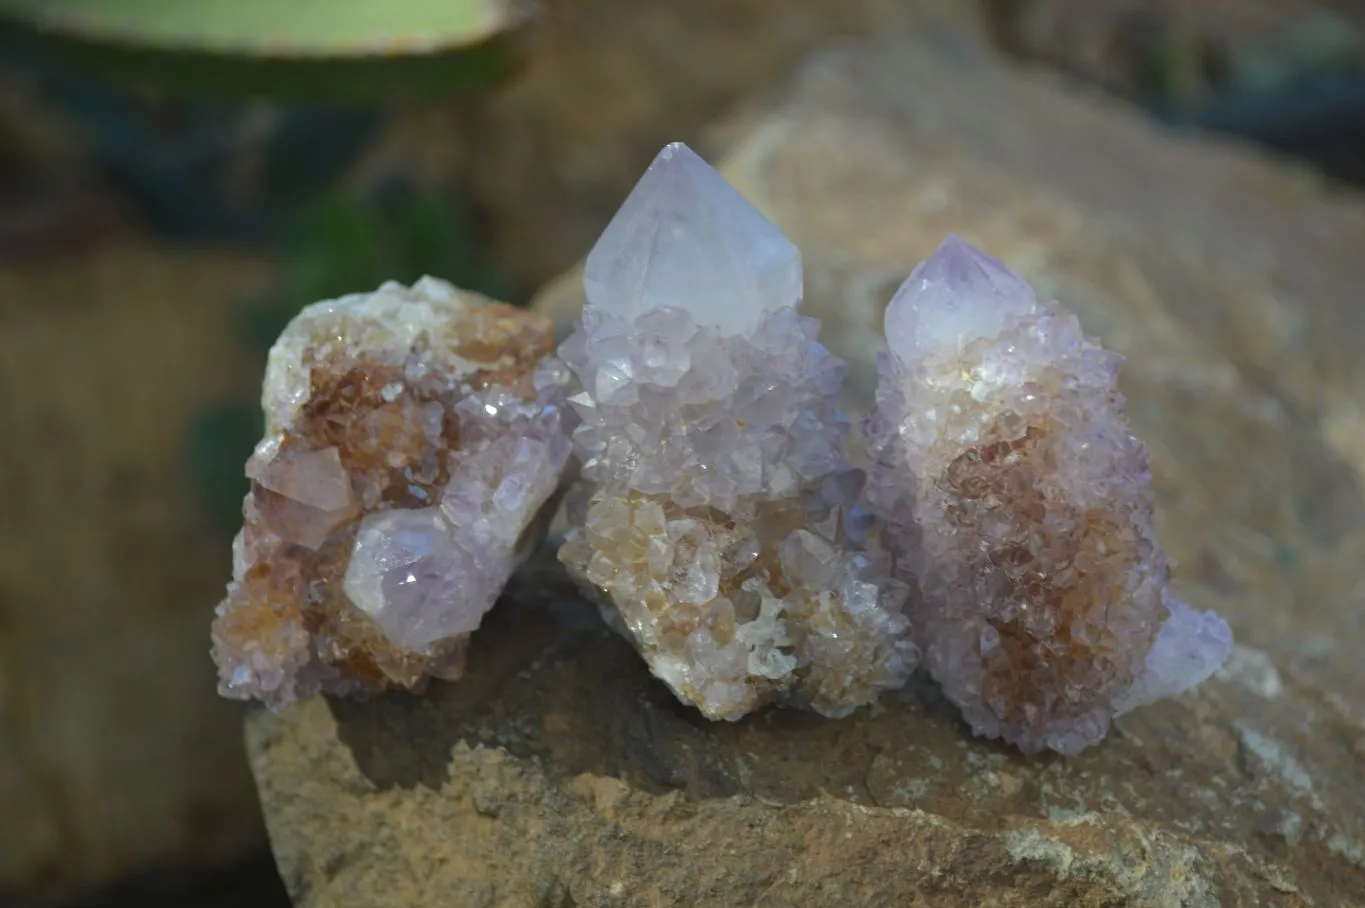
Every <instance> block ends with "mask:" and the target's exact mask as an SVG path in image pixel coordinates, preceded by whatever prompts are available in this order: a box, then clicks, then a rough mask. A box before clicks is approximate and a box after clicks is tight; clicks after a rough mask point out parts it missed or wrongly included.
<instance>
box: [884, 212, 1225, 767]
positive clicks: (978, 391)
mask: <svg viewBox="0 0 1365 908" xmlns="http://www.w3.org/2000/svg"><path fill="white" fill-rule="evenodd" d="M886 331H887V340H888V343H889V346H890V353H889V354H884V355H883V357H882V359H881V361H880V363H879V371H880V377H881V381H880V385H879V388H878V391H877V403H876V408H875V410H874V411H873V412H872V413H871V414H869V416H868V418H867V419H866V421H865V424H864V431H865V435H866V438H867V442H868V448H869V450H870V452H871V454H872V456H873V458H874V461H875V463H874V467H873V469H872V471H871V475H870V479H869V483H868V489H867V500H868V502H869V505H870V507H871V509H872V510H873V511H874V512H875V513H876V514H878V515H880V516H881V517H882V518H883V519H884V520H885V521H886V524H887V528H886V538H887V541H888V547H889V548H891V549H892V550H893V551H894V552H895V553H896V554H897V555H898V556H899V559H900V562H899V563H900V566H901V568H902V571H903V576H904V577H905V578H907V579H908V580H910V581H911V582H912V583H913V584H914V585H915V587H916V592H915V594H914V595H913V596H912V603H913V605H912V608H911V615H912V618H913V620H914V623H915V628H916V634H917V640H918V641H919V642H920V644H921V646H922V647H923V649H924V653H925V663H926V665H927V667H928V669H929V671H930V672H931V673H932V675H933V676H934V677H935V678H936V679H937V680H938V682H939V683H940V684H941V685H942V687H943V690H944V693H945V694H946V695H947V696H948V698H949V699H951V700H952V701H953V702H954V703H956V704H957V705H958V706H960V707H961V708H962V711H963V714H964V716H965V717H966V719H967V721H968V722H969V723H970V724H971V725H972V727H973V729H974V730H975V731H976V732H977V733H978V734H981V735H985V736H988V737H999V738H1004V739H1005V740H1007V741H1009V742H1011V743H1013V744H1016V745H1017V746H1019V747H1020V749H1022V750H1024V751H1027V752H1033V751H1038V750H1042V749H1046V748H1050V749H1052V750H1056V751H1059V752H1061V753H1075V752H1076V751H1079V750H1081V749H1082V748H1084V747H1086V746H1088V745H1090V744H1094V743H1096V742H1097V741H1099V740H1100V739H1101V738H1103V737H1104V735H1105V733H1106V731H1107V729H1108V726H1109V723H1110V720H1111V719H1112V717H1113V716H1114V715H1116V714H1119V713H1122V712H1124V711H1126V710H1129V709H1132V708H1134V707H1136V706H1139V705H1142V704H1143V703H1147V702H1150V701H1152V700H1155V699H1158V698H1160V697H1164V696H1169V695H1171V694H1173V693H1178V692H1180V691H1182V690H1185V689H1187V688H1189V687H1191V686H1193V685H1195V684H1198V683H1199V682H1201V681H1203V680H1204V679H1205V678H1207V677H1208V676H1209V675H1210V674H1212V672H1213V671H1214V669H1216V668H1217V666H1218V665H1219V664H1220V663H1221V662H1222V661H1223V659H1224V658H1225V657H1226V656H1227V653H1228V651H1229V649H1230V647H1231V634H1230V632H1229V630H1228V628H1227V625H1226V624H1224V623H1223V621H1222V619H1220V618H1218V616H1216V615H1214V614H1212V613H1207V612H1198V611H1195V610H1193V609H1191V608H1189V607H1188V606H1186V605H1185V604H1183V603H1181V602H1179V601H1178V600H1176V599H1174V598H1173V597H1172V595H1171V592H1170V589H1169V584H1168V577H1167V574H1168V563H1167V560H1166V557H1165V555H1164V554H1163V553H1162V550H1161V547H1160V546H1159V545H1158V543H1157V540H1156V536H1155V533H1154V531H1153V528H1152V512H1153V499H1152V494H1151V491H1150V489H1149V488H1148V479H1149V452H1148V449H1147V447H1146V446H1145V445H1144V444H1142V443H1141V442H1140V441H1139V440H1138V439H1136V438H1135V437H1134V436H1133V435H1132V432H1131V429H1130V426H1129V423H1128V419H1127V417H1126V415H1125V413H1124V401H1123V397H1122V395H1120V394H1119V392H1118V389H1117V377H1118V371H1119V366H1120V363H1121V362H1122V357H1120V356H1119V355H1118V354H1116V353H1112V352H1109V351H1106V350H1104V349H1103V348H1101V347H1100V346H1099V345H1098V344H1097V343H1096V342H1094V341H1093V340H1091V339H1089V338H1087V337H1085V336H1084V335H1083V334H1082V332H1081V330H1080V326H1079V324H1078V322H1077V320H1076V318H1075V317H1074V316H1071V315H1067V314H1065V313H1063V312H1062V311H1061V310H1060V309H1059V307H1058V306H1057V305H1056V304H1055V303H1049V304H1040V303H1039V302H1038V301H1037V300H1036V299H1035V297H1034V294H1033V291H1032V290H1031V288H1030V287H1029V286H1028V284H1026V283H1025V282H1024V281H1023V280H1022V279H1020V278H1019V277H1017V276H1015V275H1014V274H1012V273H1011V272H1010V271H1009V270H1008V269H1006V268H1005V266H1003V265H1002V264H1000V263H999V262H997V261H995V260H994V259H991V258H989V257H988V256H986V255H984V254H983V253H981V252H979V251H978V250H976V249H974V248H973V247H971V246H969V245H968V244H966V243H965V242H963V241H961V240H958V239H956V238H950V239H949V240H948V241H947V242H946V243H945V244H944V245H943V246H942V247H941V248H940V249H939V250H938V252H936V253H935V254H934V256H933V257H932V258H931V259H930V260H929V261H928V262H926V263H924V264H922V265H921V266H920V267H919V268H917V269H916V270H915V272H914V273H913V274H912V275H911V276H910V278H909V279H908V280H907V281H906V282H905V284H904V285H903V286H902V287H901V289H900V290H899V292H898V293H897V294H896V296H895V298H894V299H893V300H892V302H891V304H890V306H889V308H888V310H887V313H886Z"/></svg>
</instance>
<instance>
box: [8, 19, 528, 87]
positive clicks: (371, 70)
mask: <svg viewBox="0 0 1365 908" xmlns="http://www.w3.org/2000/svg"><path fill="white" fill-rule="evenodd" d="M513 7H514V5H513V4H511V3H508V2H505V0H0V25H6V26H7V27H6V28H5V29H4V31H3V33H0V48H3V46H5V45H13V46H14V47H15V48H16V49H18V50H20V51H24V50H28V51H36V52H38V53H41V54H44V55H47V56H50V57H52V58H54V59H55V60H57V61H58V62H61V63H62V64H63V65H65V66H67V67H70V68H72V69H75V70H78V71H83V72H86V73H90V74H94V75H98V76H100V77H103V78H111V79H114V80H117V81H120V82H127V83H135V84H140V85H147V86H150V87H152V88H155V89H158V90H160V91H163V92H167V93H174V94H182V95H183V94H197V95H205V94H215V95H227V96H243V95H249V96H267V97H272V98H280V99H307V100H326V101H347V102H352V101H353V102H369V101H375V100H380V99H385V98H389V97H392V96H394V95H400V94H407V95H411V94H430V93H446V92H449V91H450V90H451V89H452V88H455V87H468V86H482V85H487V84H489V83H490V82H493V81H495V80H496V79H498V78H500V77H501V76H503V75H504V74H506V73H507V72H508V71H509V70H510V67H511V64H512V63H513V62H514V59H515V54H514V47H513V45H512V43H511V41H510V40H508V39H507V38H506V34H507V33H508V32H509V31H510V30H512V29H513V28H514V27H515V26H516V25H518V24H519V22H520V20H519V18H518V16H517V15H515V14H514V13H512V12H511V11H510V10H512V9H513Z"/></svg>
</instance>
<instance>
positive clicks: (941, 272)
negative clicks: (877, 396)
mask: <svg viewBox="0 0 1365 908" xmlns="http://www.w3.org/2000/svg"><path fill="white" fill-rule="evenodd" d="M1036 304H1037V300H1036V298H1035V297H1034V295H1033V288H1031V287H1030V286H1029V285H1028V283H1027V282H1026V281H1025V280H1024V279H1023V278H1021V277H1019V276H1018V275H1017V274H1015V273H1014V272H1013V271H1010V270H1009V268H1007V267H1005V266H1004V265H1003V264H1002V263H1001V262H999V261H997V260H996V259H994V258H991V257H990V256H989V255H987V254H986V253H984V252H982V251H981V250H980V249H978V248H976V247H975V246H973V245H972V244H971V243H968V242H967V241H966V240H964V239H962V238H961V237H958V236H956V235H953V234H950V235H949V236H948V238H947V239H946V240H944V241H943V243H942V244H941V245H940V246H939V247H938V249H937V250H935V252H934V254H933V255H931V256H930V257H929V259H928V260H927V261H924V262H921V263H920V264H919V265H918V266H916V267H915V270H914V271H912V272H911V273H910V277H908V278H906V280H905V283H903V284H901V286H900V289H898V290H897V291H896V295H895V296H893V297H892V298H891V302H890V303H889V304H888V305H887V307H886V321H885V327H886V341H887V344H888V345H889V346H890V347H891V352H892V353H894V354H896V356H898V357H899V358H900V359H901V360H902V361H904V362H914V361H915V360H918V359H919V358H920V357H922V356H923V355H924V354H925V353H926V352H928V351H931V350H933V351H941V352H946V353H950V354H951V353H955V352H956V351H958V350H960V349H961V347H962V346H963V345H964V344H966V343H968V342H970V341H971V340H973V339H975V338H980V337H995V336H996V335H998V334H999V333H1000V331H1001V330H1002V329H1003V327H1004V324H1005V321H1006V319H1007V318H1008V317H1010V316H1013V315H1023V314H1026V313H1028V312H1029V311H1031V310H1032V309H1033V308H1034V306H1035V305H1036Z"/></svg>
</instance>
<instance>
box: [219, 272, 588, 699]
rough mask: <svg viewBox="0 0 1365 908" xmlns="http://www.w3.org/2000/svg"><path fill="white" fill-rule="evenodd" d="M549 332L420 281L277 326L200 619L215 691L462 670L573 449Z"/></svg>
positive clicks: (337, 685) (534, 320) (413, 677)
mask: <svg viewBox="0 0 1365 908" xmlns="http://www.w3.org/2000/svg"><path fill="white" fill-rule="evenodd" d="M553 347H554V338H553V329H552V326H551V325H550V323H549V321H548V320H547V319H545V318H543V317H541V316H538V315H534V314H531V313H528V312H524V311H522V310H518V309H514V308H512V307H510V306H505V305H502V304H499V303H490V302H487V301H485V300H483V299H481V298H479V297H477V296H474V295H472V294H467V293H464V292H461V291H458V290H456V289H455V288H454V287H452V286H451V285H449V284H447V283H445V282H443V281H438V280H435V279H432V278H423V279H422V280H421V281H419V282H418V283H417V284H416V285H414V286H413V287H412V288H407V287H403V286H400V285H398V284H393V283H390V284H386V285H384V286H383V287H381V288H380V289H379V290H378V291H376V292H375V293H371V294H356V295H353V296H347V297H343V298H341V299H338V300H332V301H327V302H321V303H317V304H315V305H312V306H309V307H308V308H306V309H304V310H303V312H302V313H300V314H299V316H298V317H297V318H295V319H294V321H293V322H291V323H290V325H289V327H288V328H286V329H285V331H284V333H283V334H282V335H281V336H280V338H279V340H278V341H277V342H276V344H275V346H274V348H273V349H272V350H271V352H270V358H269V362H268V365H267V368H266V374H265V383H264V390H263V394H262V406H263V408H264V410H265V417H266V434H265V438H264V439H263V440H262V441H261V443H260V444H259V445H257V447H256V451H255V453H254V454H253V455H252V456H251V459H250V460H249V461H248V462H247V466H246V472H247V476H248V477H250V479H251V491H250V493H249V494H248V495H247V497H246V501H245V503H244V506H243V514H244V518H245V519H244V525H243V528H242V531H241V533H240V534H239V535H238V537H237V540H236V543H235V544H234V549H233V552H234V558H233V580H232V582H231V583H230V584H229V585H228V593H227V598H226V599H224V601H223V602H222V604H221V605H219V607H218V612H217V619H216V620H215V621H214V624H213V658H214V661H215V662H216V663H217V665H218V670H219V676H220V684H219V691H220V692H221V693H222V694H223V695H224V696H228V697H233V698H237V699H248V698H255V699H259V700H262V701H264V702H265V703H266V704H267V705H268V706H270V707H271V708H274V709H279V708H282V707H284V706H286V705H288V704H289V703H290V702H292V701H294V700H296V699H298V698H301V697H306V696H310V695H311V694H314V693H317V692H319V691H323V692H327V693H336V694H350V693H357V692H363V691H373V690H382V689H386V688H408V689H413V688H418V687H420V686H421V685H422V684H423V683H424V682H425V680H426V679H427V678H428V677H439V678H446V679H454V678H457V677H459V675H460V674H461V672H462V671H463V668H464V658H465V649H466V643H467V641H468V639H469V635H470V633H471V632H472V631H474V630H475V629H476V628H477V627H478V626H479V623H480V621H481V620H482V618H483V615H484V613H485V612H487V611H488V609H489V608H491V607H492V605H493V603H494V601H495V600H496V598H497V596H498V594H499V593H500V592H501V590H502V587H503V586H504V584H505V583H506V581H507V579H508V577H509V575H510V574H511V572H512V570H513V569H514V568H515V566H516V565H517V563H518V561H519V560H520V559H521V558H522V557H523V555H524V554H525V552H526V550H527V549H528V547H529V546H530V545H532V544H534V542H535V541H536V539H537V538H538V534H539V532H540V531H541V530H543V528H544V524H545V523H546V522H547V518H548V513H549V511H550V509H551V507H552V502H553V500H554V498H555V492H556V489H557V488H558V486H559V482H560V475H561V472H562V471H563V468H564V465H565V462H566V461H567V459H568V457H569V455H570V450H571V444H570V441H569V435H568V427H567V426H566V425H565V423H564V415H565V414H564V408H563V402H564V399H565V398H566V397H567V395H568V390H569V381H570V375H569V373H568V370H567V368H566V367H565V366H564V364H563V363H562V362H560V361H559V360H558V359H557V358H555V357H554V356H553V352H554V349H553Z"/></svg>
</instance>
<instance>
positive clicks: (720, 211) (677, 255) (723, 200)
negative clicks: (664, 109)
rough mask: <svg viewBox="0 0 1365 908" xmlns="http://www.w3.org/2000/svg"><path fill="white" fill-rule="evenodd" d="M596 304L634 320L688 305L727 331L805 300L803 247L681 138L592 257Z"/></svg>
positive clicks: (590, 287)
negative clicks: (800, 248)
mask: <svg viewBox="0 0 1365 908" xmlns="http://www.w3.org/2000/svg"><path fill="white" fill-rule="evenodd" d="M584 284H585V287H586V291H587V297H588V303H589V305H591V306H593V307H594V308H596V309H598V310H599V311H601V312H606V313H610V314H612V315H615V316H617V317H618V318H620V319H622V320H624V321H627V322H629V321H633V320H634V319H635V318H637V317H639V316H640V315H643V314H644V313H646V312H651V311H653V310H655V309H659V308H663V307H672V308H676V309H684V310H686V311H687V312H688V314H690V315H691V317H692V319H693V320H694V321H695V322H696V323H697V324H698V325H702V326H704V327H707V328H714V329H717V330H718V331H720V332H721V333H723V334H735V335H744V334H749V333H751V332H752V331H753V330H754V327H755V326H756V325H757V324H758V320H759V318H760V317H761V316H762V315H763V313H765V312H768V311H770V310H772V309H776V308H782V307H785V306H792V305H795V304H796V303H797V302H799V301H800V299H801V254H800V253H799V252H797V250H796V247H795V246H793V245H792V243H791V241H790V240H788V239H787V238H786V237H785V236H784V235H783V234H782V231H780V230H778V229H777V228H776V227H774V226H773V225H772V224H771V223H770V222H769V221H768V219H767V218H765V217H763V215H762V214H760V213H759V212H758V210H757V209H756V208H754V206H752V205H750V204H749V203H748V202H747V201H746V200H745V199H744V197H743V196H741V195H740V194H739V193H738V192H736V191H735V189H734V187H733V186H731V185H730V184H729V183H727V182H725V178H724V177H722V176H721V175H720V174H718V173H716V171H714V170H713V169H711V167H710V166H709V165H708V164H707V163H706V162H705V161H703V160H702V159H701V158H699V157H697V155H696V153H695V152H694V151H692V149H690V148H688V147H687V146H686V145H683V144H682V143H680V142H675V143H674V144H672V145H668V146H666V147H665V148H664V149H663V151H661V152H659V155H658V157H656V158H655V159H654V163H653V164H651V165H650V166H649V169H648V170H646V171H645V174H644V176H643V177H641V178H640V182H639V183H637V184H636V186H635V188H634V189H633V190H632V191H631V193H630V195H629V196H627V197H626V201H625V203H624V204H622V205H621V210H620V211H618V212H617V213H616V216H615V217H614V218H612V220H611V223H610V224H608V225H607V229H606V231H604V232H603V234H602V237H601V238H600V239H599V240H598V241H597V244H596V245H595V246H593V249H592V252H590V253H589V254H588V261H587V264H586V266H585V269H584Z"/></svg>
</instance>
